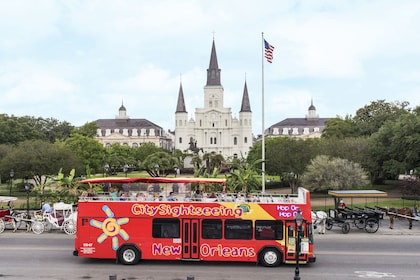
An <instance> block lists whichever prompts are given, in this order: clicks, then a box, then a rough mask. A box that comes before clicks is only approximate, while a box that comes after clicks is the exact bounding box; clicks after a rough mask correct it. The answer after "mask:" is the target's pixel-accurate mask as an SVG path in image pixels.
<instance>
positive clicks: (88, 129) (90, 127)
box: [75, 121, 99, 138]
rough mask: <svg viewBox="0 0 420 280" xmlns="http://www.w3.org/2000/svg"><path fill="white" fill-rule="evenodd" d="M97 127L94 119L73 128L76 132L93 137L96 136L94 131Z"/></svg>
mask: <svg viewBox="0 0 420 280" xmlns="http://www.w3.org/2000/svg"><path fill="white" fill-rule="evenodd" d="M98 128H99V126H98V124H97V123H96V122H95V121H94V122H88V123H85V124H84V125H82V126H81V127H78V128H75V130H76V132H77V133H78V134H81V135H83V136H87V137H90V138H93V137H95V136H96V131H97V129H98Z"/></svg>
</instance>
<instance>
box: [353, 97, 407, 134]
mask: <svg viewBox="0 0 420 280" xmlns="http://www.w3.org/2000/svg"><path fill="white" fill-rule="evenodd" d="M408 105H409V102H407V101H404V102H398V101H396V102H386V101H385V100H377V101H373V102H371V104H369V105H366V106H364V107H363V108H360V109H359V110H357V112H356V115H355V116H354V118H353V121H354V123H355V125H356V127H357V130H358V131H359V133H360V136H370V135H372V134H373V133H375V132H377V131H378V130H379V129H380V128H381V127H382V125H384V124H385V123H386V122H387V121H396V120H397V119H398V118H399V117H400V116H401V115H404V114H408V113H409V112H410V110H409V109H408ZM355 129H356V128H355Z"/></svg>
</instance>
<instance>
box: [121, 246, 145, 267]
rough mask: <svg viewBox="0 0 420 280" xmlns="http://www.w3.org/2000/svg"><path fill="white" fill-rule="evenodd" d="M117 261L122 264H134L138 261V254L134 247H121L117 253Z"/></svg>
mask: <svg viewBox="0 0 420 280" xmlns="http://www.w3.org/2000/svg"><path fill="white" fill-rule="evenodd" d="M118 260H119V262H120V263H122V264H136V263H138V262H139V261H140V252H139V250H138V249H137V248H136V247H135V246H132V245H127V246H123V247H122V248H121V249H120V250H119V251H118Z"/></svg>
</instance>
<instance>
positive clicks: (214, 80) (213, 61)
mask: <svg viewBox="0 0 420 280" xmlns="http://www.w3.org/2000/svg"><path fill="white" fill-rule="evenodd" d="M220 71H221V70H220V69H219V65H218V63H217V54H216V45H215V43H214V40H213V45H212V48H211V55H210V64H209V68H208V69H207V84H206V85H207V86H221V83H220Z"/></svg>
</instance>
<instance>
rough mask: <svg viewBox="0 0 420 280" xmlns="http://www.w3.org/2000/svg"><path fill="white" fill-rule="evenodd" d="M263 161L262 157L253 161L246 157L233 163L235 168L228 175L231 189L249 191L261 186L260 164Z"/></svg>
mask: <svg viewBox="0 0 420 280" xmlns="http://www.w3.org/2000/svg"><path fill="white" fill-rule="evenodd" d="M262 162H263V161H262V160H261V159H258V160H255V161H253V162H247V161H245V160H244V159H242V160H239V161H235V162H234V163H233V164H232V168H233V170H232V171H231V172H230V173H228V174H227V175H226V176H227V180H228V184H227V185H228V189H229V191H235V192H236V191H242V192H248V191H253V190H258V189H259V188H260V186H261V185H260V182H259V178H258V177H259V174H261V170H260V168H259V166H261V163H262Z"/></svg>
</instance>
